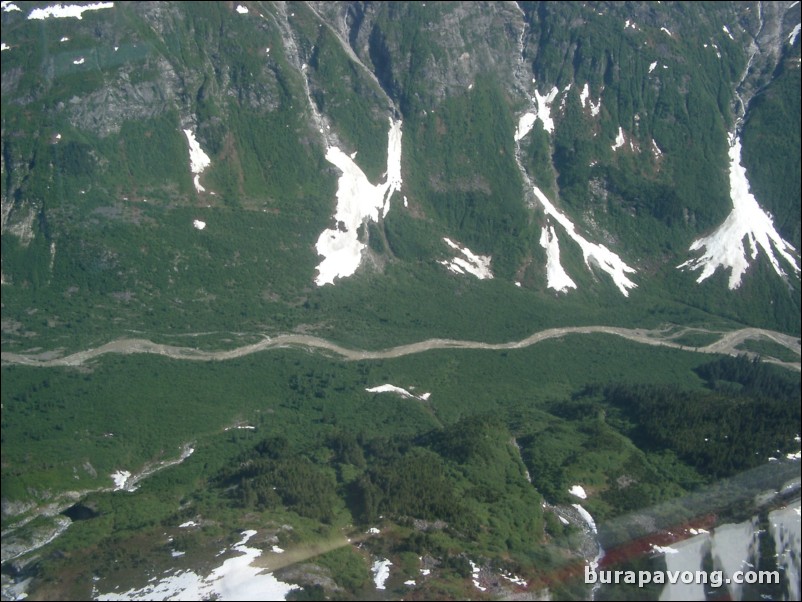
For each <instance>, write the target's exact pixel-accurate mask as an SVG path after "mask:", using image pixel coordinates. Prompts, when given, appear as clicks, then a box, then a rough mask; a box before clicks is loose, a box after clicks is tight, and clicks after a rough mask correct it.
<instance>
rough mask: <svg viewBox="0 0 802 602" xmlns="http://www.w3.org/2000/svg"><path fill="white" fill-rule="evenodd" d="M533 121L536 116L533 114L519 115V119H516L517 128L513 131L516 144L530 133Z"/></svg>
mask: <svg viewBox="0 0 802 602" xmlns="http://www.w3.org/2000/svg"><path fill="white" fill-rule="evenodd" d="M535 121H537V115H535V114H534V113H524V114H523V115H521V117H520V119H518V127H517V128H516V130H515V141H516V142H517V141H518V140H521V139H522V138H523V137H524V136H526V135H527V134H528V133H529V132H531V131H532V128H533V127H534V125H535Z"/></svg>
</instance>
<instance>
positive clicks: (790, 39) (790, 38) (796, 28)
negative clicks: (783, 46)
mask: <svg viewBox="0 0 802 602" xmlns="http://www.w3.org/2000/svg"><path fill="white" fill-rule="evenodd" d="M800 28H802V24H800V23H797V24H796V25H795V26H794V29H793V30H792V31H791V33H789V34H788V43H789V44H790V45H791V46H793V45H794V44H796V39H797V37H799V30H800Z"/></svg>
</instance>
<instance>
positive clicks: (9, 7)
mask: <svg viewBox="0 0 802 602" xmlns="http://www.w3.org/2000/svg"><path fill="white" fill-rule="evenodd" d="M0 8H2V9H3V12H4V13H13V12H14V11H20V12H22V9H21V8H20V7H19V6H17V5H16V4H14V3H13V2H10V1H9V0H5V1H4V2H2V3H0Z"/></svg>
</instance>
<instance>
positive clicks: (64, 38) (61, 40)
mask: <svg viewBox="0 0 802 602" xmlns="http://www.w3.org/2000/svg"><path fill="white" fill-rule="evenodd" d="M69 41H70V39H69V38H68V37H67V36H62V38H61V39H60V40H59V42H69Z"/></svg>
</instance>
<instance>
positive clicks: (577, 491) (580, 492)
mask: <svg viewBox="0 0 802 602" xmlns="http://www.w3.org/2000/svg"><path fill="white" fill-rule="evenodd" d="M568 493H570V494H571V495H574V496H576V497H578V498H580V499H583V500H586V499H588V494H587V493H585V488H584V487H582V485H574V486H573V487H571V489H569V490H568Z"/></svg>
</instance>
